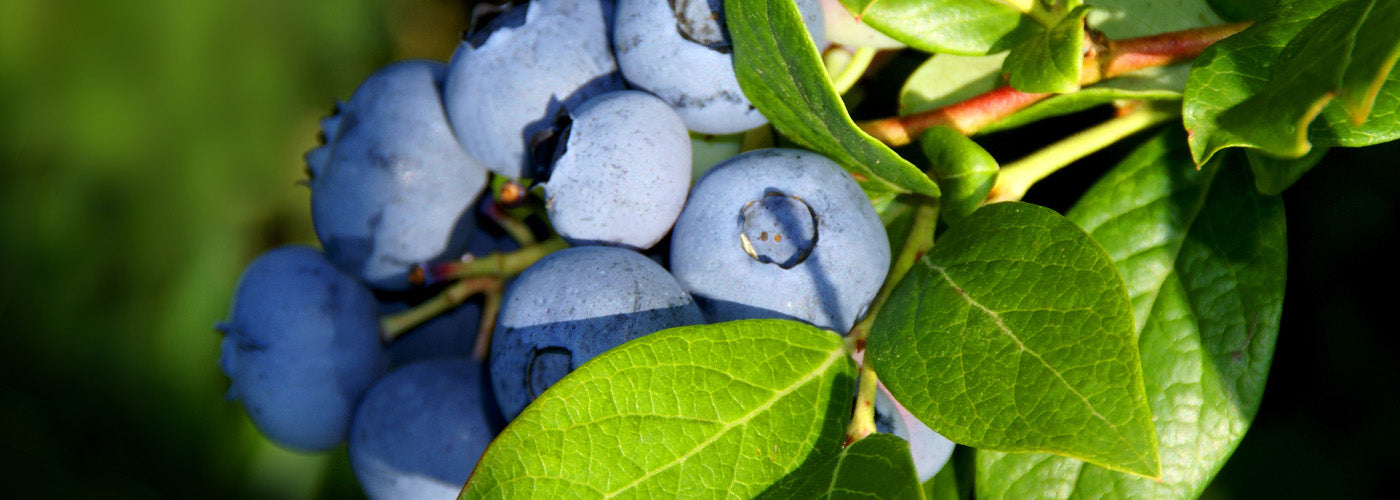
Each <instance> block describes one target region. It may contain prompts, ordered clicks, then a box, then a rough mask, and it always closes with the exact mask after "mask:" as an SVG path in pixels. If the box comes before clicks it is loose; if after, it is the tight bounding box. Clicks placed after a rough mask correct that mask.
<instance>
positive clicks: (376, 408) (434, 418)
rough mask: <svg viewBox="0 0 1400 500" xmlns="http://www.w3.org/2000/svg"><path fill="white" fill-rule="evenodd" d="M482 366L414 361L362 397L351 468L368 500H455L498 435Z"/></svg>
mask: <svg viewBox="0 0 1400 500" xmlns="http://www.w3.org/2000/svg"><path fill="white" fill-rule="evenodd" d="M488 397H489V395H487V394H486V390H485V380H484V377H483V373H482V366H481V364H480V363H478V362H476V361H472V360H468V359H436V360H428V361H420V362H417V363H414V364H411V365H408V366H404V367H402V368H398V369H396V370H394V371H393V372H390V373H389V374H388V375H385V376H384V378H383V379H381V380H380V381H379V382H378V383H376V384H375V385H374V387H373V388H371V389H370V390H369V392H367V393H365V397H364V400H363V401H362V402H361V403H360V406H359V409H357V410H356V411H355V420H354V424H353V426H352V427H351V430H350V443H349V446H348V451H349V454H350V466H351V468H352V469H353V470H354V471H355V478H356V479H358V480H359V482H360V486H361V487H363V488H364V491H365V494H366V495H368V496H369V498H371V499H375V500H385V499H410V498H411V499H434V498H437V499H453V498H457V493H458V492H459V491H461V489H462V484H463V483H465V482H467V477H468V476H469V475H470V474H471V471H472V467H474V466H475V465H476V461H477V460H478V459H479V458H481V454H482V452H484V451H486V446H487V445H488V444H490V443H491V440H492V439H493V438H494V437H495V435H496V432H497V431H498V430H499V429H497V428H496V426H495V425H493V422H492V419H491V418H490V415H489V414H488V411H487V405H486V404H484V403H486V402H487V399H486V398H488Z"/></svg>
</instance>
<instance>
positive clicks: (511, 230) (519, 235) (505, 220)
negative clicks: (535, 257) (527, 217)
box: [484, 181, 535, 246]
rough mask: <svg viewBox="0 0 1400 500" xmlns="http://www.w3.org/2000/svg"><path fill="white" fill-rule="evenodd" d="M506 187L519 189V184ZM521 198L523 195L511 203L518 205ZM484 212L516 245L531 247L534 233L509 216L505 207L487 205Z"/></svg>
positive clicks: (523, 223) (492, 204) (521, 222)
mask: <svg viewBox="0 0 1400 500" xmlns="http://www.w3.org/2000/svg"><path fill="white" fill-rule="evenodd" d="M507 185H508V186H509V185H514V186H516V187H517V188H519V186H520V185H519V184H517V183H514V182H513V181H512V182H511V183H509V184H507ZM513 194H514V193H513ZM523 198H524V195H523V194H519V195H518V198H514V199H512V201H514V203H515V204H519V203H520V202H521V200H523ZM484 212H485V213H486V216H487V217H490V218H491V220H492V221H494V222H495V223H496V225H498V226H501V229H503V230H505V232H506V234H509V235H510V237H511V238H514V239H515V242H516V243H519V244H521V245H522V246H524V245H531V244H534V243H535V233H534V232H533V231H531V230H530V226H527V225H525V222H523V221H521V220H520V219H517V218H515V217H513V216H511V215H510V213H509V212H507V211H506V209H505V207H503V206H502V205H501V203H498V202H491V203H487V204H486V209H485V210H484Z"/></svg>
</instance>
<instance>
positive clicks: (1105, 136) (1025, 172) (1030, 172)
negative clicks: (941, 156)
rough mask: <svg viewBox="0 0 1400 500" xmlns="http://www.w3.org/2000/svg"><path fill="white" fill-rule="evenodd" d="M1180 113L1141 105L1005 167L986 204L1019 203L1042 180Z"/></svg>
mask: <svg viewBox="0 0 1400 500" xmlns="http://www.w3.org/2000/svg"><path fill="white" fill-rule="evenodd" d="M1172 108H1175V106H1172ZM1178 111H1179V110H1178V109H1167V106H1157V105H1151V104H1145V103H1139V104H1137V105H1136V106H1135V107H1134V109H1133V110H1132V111H1129V112H1127V113H1125V114H1123V115H1121V116H1118V117H1116V118H1113V119H1110V120H1108V121H1106V122H1104V123H1101V124H1098V125H1095V126H1093V127H1090V128H1088V129H1086V130H1083V131H1080V132H1079V133H1076V134H1074V135H1071V136H1069V137H1066V138H1064V139H1062V140H1060V141H1059V142H1056V143H1054V144H1051V145H1049V146H1046V147H1045V148H1042V149H1040V150H1039V151H1036V152H1034V153H1031V154H1030V155H1029V156H1026V157H1025V158H1022V159H1020V160H1016V161H1015V162H1012V163H1009V164H1007V165H1005V166H1002V167H1001V170H999V171H998V172H997V180H996V184H994V185H993V186H992V190H991V192H990V193H988V195H987V200H986V202H985V203H997V202H1002V201H1014V200H1020V199H1021V197H1023V196H1025V195H1026V191H1027V190H1029V189H1030V187H1031V186H1032V185H1035V183H1036V182H1039V181H1040V180H1041V179H1044V178H1045V177H1047V176H1049V175H1050V174H1053V173H1055V172H1056V171H1058V170H1060V169H1061V168H1064V167H1066V166H1068V165H1069V164H1071V163H1074V162H1075V161H1078V160H1079V159H1081V158H1084V157H1085V156H1088V155H1090V154H1092V153H1094V152H1095V151H1098V150H1100V149H1103V148H1105V147H1108V146H1109V145H1111V144H1113V143H1115V142H1118V141H1120V140H1122V139H1124V138H1126V137H1128V136H1130V135H1132V134H1134V133H1137V132H1140V131H1142V130H1144V129H1147V128H1150V127H1152V126H1154V125H1157V124H1159V123H1162V122H1165V121H1167V120H1170V119H1172V118H1175V117H1177V116H1179V114H1178Z"/></svg>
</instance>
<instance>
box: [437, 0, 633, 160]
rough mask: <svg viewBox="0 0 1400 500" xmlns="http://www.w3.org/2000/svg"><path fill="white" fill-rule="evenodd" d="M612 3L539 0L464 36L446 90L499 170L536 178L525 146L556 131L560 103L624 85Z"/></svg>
mask: <svg viewBox="0 0 1400 500" xmlns="http://www.w3.org/2000/svg"><path fill="white" fill-rule="evenodd" d="M611 8H612V2H610V1H603V2H600V1H599V0H535V1H533V2H530V3H528V4H522V5H518V6H514V7H511V10H508V11H507V12H506V13H504V14H502V15H501V18H498V19H503V20H502V21H499V22H494V23H491V24H488V26H487V28H486V29H485V30H483V31H481V32H478V33H475V34H473V35H471V36H469V37H468V39H467V40H465V41H463V42H462V43H461V44H460V45H459V46H458V47H457V51H456V53H454V54H453V55H452V61H451V62H450V63H449V69H448V76H447V84H446V87H445V92H444V94H445V96H446V99H445V101H446V105H447V115H448V118H449V119H450V120H451V121H452V127H453V130H454V131H455V132H456V134H457V139H458V140H459V141H461V143H462V147H463V148H465V149H466V150H467V152H468V153H470V154H471V155H472V156H474V157H476V158H477V159H478V160H481V162H482V163H483V164H485V165H486V168H488V169H490V170H491V171H493V172H496V173H498V174H501V175H504V176H508V177H512V178H519V177H533V176H534V175H535V173H534V172H532V171H530V170H529V169H527V168H526V163H527V159H528V156H527V153H526V152H527V146H530V145H532V144H533V143H535V142H537V141H540V140H542V139H544V138H547V137H548V136H549V135H551V134H553V133H556V132H557V131H555V130H553V129H552V125H553V121H554V117H555V116H556V115H557V114H558V113H559V111H560V109H561V108H563V109H574V108H576V107H578V106H579V105H580V104H582V103H583V101H585V100H587V99H588V98H589V97H592V96H594V95H598V94H601V93H604V92H608V91H611V90H620V89H622V88H623V84H622V78H621V77H620V76H619V75H618V74H617V62H616V61H614V59H613V54H612V48H611V47H610V46H609V44H608V29H609V27H608V25H609V24H610V23H611V13H612V10H611ZM522 10H523V12H522Z"/></svg>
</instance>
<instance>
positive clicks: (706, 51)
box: [613, 0, 825, 134]
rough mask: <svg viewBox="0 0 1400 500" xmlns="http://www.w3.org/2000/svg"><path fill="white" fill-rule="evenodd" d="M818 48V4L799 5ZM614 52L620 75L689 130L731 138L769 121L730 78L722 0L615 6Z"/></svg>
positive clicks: (803, 1)
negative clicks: (664, 106) (672, 112)
mask: <svg viewBox="0 0 1400 500" xmlns="http://www.w3.org/2000/svg"><path fill="white" fill-rule="evenodd" d="M797 6H798V8H799V9H800V10H801V11H802V18H803V22H804V23H806V25H807V29H808V31H809V34H810V35H811V36H812V39H813V40H814V42H815V43H816V45H817V46H818V47H820V46H822V45H824V44H825V41H824V40H825V38H824V35H823V30H824V29H825V28H824V26H823V24H822V17H821V16H822V12H821V7H820V6H819V5H818V4H817V0H798V2H797ZM613 48H614V49H615V50H616V51H617V63H618V66H619V67H620V68H621V70H622V75H623V77H624V78H626V79H627V81H628V82H630V83H631V84H632V85H633V86H635V87H640V88H643V89H646V90H647V91H649V92H651V93H653V94H656V95H657V96H659V97H661V99H663V100H665V101H666V102H668V103H670V104H671V106H672V107H674V108H676V112H677V113H680V115H681V118H682V119H684V120H685V125H686V127H688V128H689V129H690V130H692V131H695V132H700V133H703V134H733V133H737V132H742V131H745V130H748V129H751V128H754V127H757V126H759V125H763V124H765V123H768V119H767V118H765V117H764V116H763V114H762V113H760V112H759V111H758V109H757V108H754V107H753V105H752V104H750V103H749V101H748V98H746V97H745V96H744V92H743V90H742V89H740V88H739V80H738V79H737V78H736V77H735V76H734V63H733V57H732V56H731V53H730V42H729V33H728V29H727V28H726V26H725V23H724V2H723V0H618V2H617V28H616V30H615V31H614V32H613Z"/></svg>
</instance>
